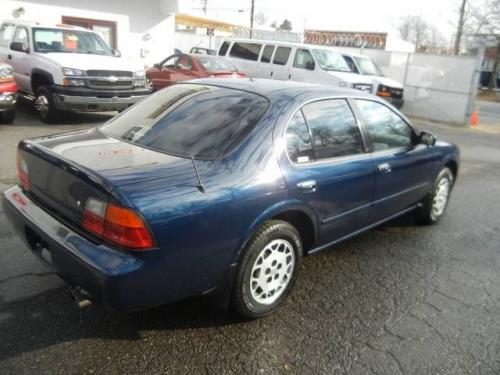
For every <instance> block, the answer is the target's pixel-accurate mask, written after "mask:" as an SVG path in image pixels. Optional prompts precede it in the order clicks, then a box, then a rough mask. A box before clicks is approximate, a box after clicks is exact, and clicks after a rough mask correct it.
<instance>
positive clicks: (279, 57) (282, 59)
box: [273, 47, 292, 65]
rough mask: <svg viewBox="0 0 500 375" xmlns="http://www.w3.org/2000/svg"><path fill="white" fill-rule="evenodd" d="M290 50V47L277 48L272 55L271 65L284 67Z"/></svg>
mask: <svg viewBox="0 0 500 375" xmlns="http://www.w3.org/2000/svg"><path fill="white" fill-rule="evenodd" d="M290 52H292V49H291V48H290V47H278V48H277V49H276V53H275V54H274V59H273V64H276V65H286V63H287V62H288V57H289V56H290Z"/></svg>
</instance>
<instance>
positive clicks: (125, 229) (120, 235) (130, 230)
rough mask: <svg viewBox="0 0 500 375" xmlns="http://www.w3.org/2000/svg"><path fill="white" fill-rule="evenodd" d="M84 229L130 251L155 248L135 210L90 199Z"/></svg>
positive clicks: (84, 218)
mask: <svg viewBox="0 0 500 375" xmlns="http://www.w3.org/2000/svg"><path fill="white" fill-rule="evenodd" d="M83 227H84V228H85V229H87V230H88V231H90V232H91V233H93V234H95V235H98V236H99V237H102V238H103V239H104V240H106V241H108V242H111V243H113V244H116V245H120V246H123V247H126V248H129V249H135V250H144V249H150V248H152V247H154V246H155V241H154V239H153V235H152V234H151V231H150V230H149V227H148V225H147V224H146V222H145V221H144V220H143V219H142V217H141V216H140V215H139V214H138V213H137V212H135V211H134V210H132V209H130V208H126V207H121V206H118V205H115V204H111V203H110V204H106V203H105V202H103V201H101V200H98V199H95V198H89V199H87V202H86V203H85V209H84V211H83Z"/></svg>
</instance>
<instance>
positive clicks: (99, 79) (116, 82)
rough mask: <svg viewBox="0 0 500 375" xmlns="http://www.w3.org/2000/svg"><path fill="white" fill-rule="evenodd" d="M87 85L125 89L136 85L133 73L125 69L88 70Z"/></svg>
mask: <svg viewBox="0 0 500 375" xmlns="http://www.w3.org/2000/svg"><path fill="white" fill-rule="evenodd" d="M87 76H88V78H87V80H86V83H87V87H89V88H91V89H98V90H99V89H104V90H123V89H131V88H133V86H134V81H133V73H132V72H127V71H123V70H87Z"/></svg>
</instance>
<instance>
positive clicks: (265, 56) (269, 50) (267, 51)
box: [260, 46, 274, 63]
mask: <svg viewBox="0 0 500 375" xmlns="http://www.w3.org/2000/svg"><path fill="white" fill-rule="evenodd" d="M273 52H274V46H266V47H265V48H264V51H263V52H262V56H261V58H260V61H261V62H263V63H270V62H271V56H272V55H273Z"/></svg>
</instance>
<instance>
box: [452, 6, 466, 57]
mask: <svg viewBox="0 0 500 375" xmlns="http://www.w3.org/2000/svg"><path fill="white" fill-rule="evenodd" d="M466 3H467V0H462V5H461V6H460V15H459V18H458V26H457V35H456V36H455V51H454V52H455V55H458V54H459V53H460V42H461V41H462V34H463V32H464V17H465V4H466Z"/></svg>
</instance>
